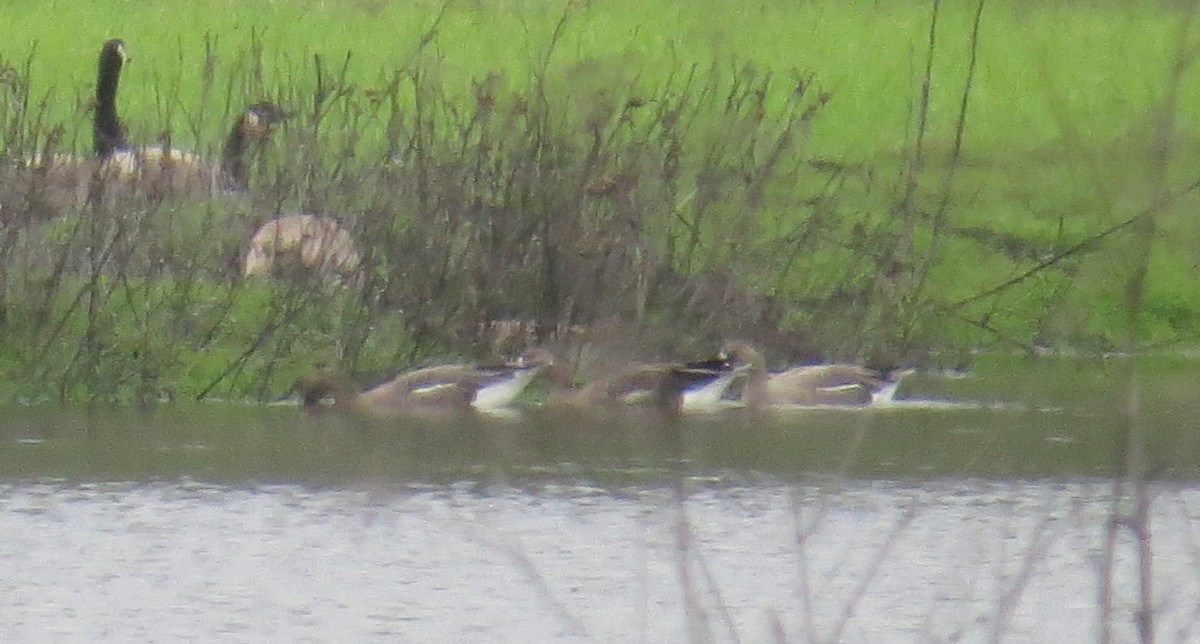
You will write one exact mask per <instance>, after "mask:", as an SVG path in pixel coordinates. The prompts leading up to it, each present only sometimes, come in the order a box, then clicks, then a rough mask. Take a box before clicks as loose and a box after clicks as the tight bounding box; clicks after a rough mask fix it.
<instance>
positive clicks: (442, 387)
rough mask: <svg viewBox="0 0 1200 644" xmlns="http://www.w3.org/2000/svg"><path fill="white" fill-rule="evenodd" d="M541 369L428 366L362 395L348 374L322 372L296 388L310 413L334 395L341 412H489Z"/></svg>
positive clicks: (507, 400) (533, 366) (508, 400)
mask: <svg viewBox="0 0 1200 644" xmlns="http://www.w3.org/2000/svg"><path fill="white" fill-rule="evenodd" d="M540 367H541V365H537V364H506V365H497V366H477V365H466V364H450V365H438V366H433V367H423V368H420V369H414V370H412V371H407V372H404V373H401V374H400V375H398V376H396V377H395V378H393V379H391V380H389V381H387V382H384V383H382V384H380V385H376V386H375V387H372V388H370V389H367V390H366V391H361V392H360V391H358V390H357V389H356V388H355V386H354V384H353V382H351V381H350V379H349V378H347V377H346V376H345V375H343V374H341V373H339V372H336V371H333V370H330V369H318V370H317V371H315V372H313V373H311V374H309V375H308V376H305V377H304V378H301V379H300V380H298V381H297V382H296V384H295V386H294V387H293V388H294V390H296V391H298V392H300V394H301V396H302V403H303V405H304V407H305V409H308V410H317V409H319V408H320V407H321V404H322V401H323V400H324V399H326V398H328V397H332V398H333V400H334V408H335V409H337V410H339V411H347V412H364V413H368V414H374V415H390V414H396V413H404V412H408V411H421V410H458V411H469V410H483V411H488V410H492V409H496V408H499V407H504V406H506V405H508V404H510V403H511V402H512V399H513V398H515V397H516V396H517V395H519V394H520V393H521V391H522V390H523V389H524V388H525V386H526V385H528V383H529V381H530V380H532V379H533V377H534V376H535V375H536V374H537V372H538V370H539V369H540ZM492 392H495V393H492Z"/></svg>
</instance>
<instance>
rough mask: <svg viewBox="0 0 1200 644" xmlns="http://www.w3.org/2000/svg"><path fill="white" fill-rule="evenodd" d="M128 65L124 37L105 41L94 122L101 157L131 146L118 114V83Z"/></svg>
mask: <svg viewBox="0 0 1200 644" xmlns="http://www.w3.org/2000/svg"><path fill="white" fill-rule="evenodd" d="M124 64H125V54H124V44H123V43H122V42H121V41H120V40H110V41H108V42H106V43H104V48H103V49H101V50H100V66H99V72H98V74H97V76H96V112H95V122H94V124H93V145H94V147H95V152H96V156H99V157H101V158H106V157H108V156H110V155H112V153H113V152H114V151H115V150H118V149H121V148H124V147H127V144H126V142H125V133H124V130H123V128H122V126H121V119H120V117H118V116H117V86H118V85H119V84H120V82H121V67H122V65H124Z"/></svg>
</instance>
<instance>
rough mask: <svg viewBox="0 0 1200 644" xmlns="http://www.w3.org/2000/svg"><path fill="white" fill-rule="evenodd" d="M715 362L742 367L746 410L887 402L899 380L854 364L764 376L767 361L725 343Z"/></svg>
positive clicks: (748, 347)
mask: <svg viewBox="0 0 1200 644" xmlns="http://www.w3.org/2000/svg"><path fill="white" fill-rule="evenodd" d="M717 359H720V360H728V361H729V363H730V364H732V365H735V366H744V367H745V368H746V369H747V371H746V384H745V389H744V390H743V392H742V399H743V400H744V401H745V403H746V406H748V407H751V408H762V407H769V406H773V405H805V406H809V405H813V406H815V405H841V406H864V405H870V404H871V403H872V402H884V401H890V400H891V398H892V396H893V395H894V394H895V392H896V388H897V387H898V386H899V380H898V379H892V378H890V377H889V376H888V375H885V374H881V373H879V372H877V371H874V370H872V369H868V368H866V367H862V366H859V365H854V364H821V365H808V366H800V367H792V368H790V369H787V370H784V371H780V372H776V373H768V372H767V363H766V359H765V358H763V355H762V353H761V352H760V351H758V349H756V348H755V347H754V346H752V345H751V344H749V343H747V342H742V341H734V342H728V343H726V344H725V346H724V347H722V349H721V352H720V353H719V354H718V355H717Z"/></svg>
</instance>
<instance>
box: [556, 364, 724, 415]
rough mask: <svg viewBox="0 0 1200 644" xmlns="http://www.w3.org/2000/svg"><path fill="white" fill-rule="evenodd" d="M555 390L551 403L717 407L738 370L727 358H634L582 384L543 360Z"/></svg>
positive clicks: (670, 408)
mask: <svg viewBox="0 0 1200 644" xmlns="http://www.w3.org/2000/svg"><path fill="white" fill-rule="evenodd" d="M545 362H546V363H547V365H548V368H547V373H548V374H550V375H551V380H552V383H551V384H552V385H553V387H552V389H551V391H550V395H549V396H548V397H547V399H546V405H547V406H548V407H581V408H582V407H600V406H615V405H644V406H652V407H657V408H660V409H664V410H668V411H673V412H679V411H697V410H701V409H704V408H708V407H711V406H714V405H715V404H716V401H719V400H720V399H721V398H722V396H723V394H724V392H725V390H727V389H728V388H729V386H730V385H731V384H732V382H733V381H734V379H736V377H737V375H738V371H737V370H736V369H735V368H733V367H732V366H731V365H729V364H728V363H727V362H724V361H720V360H715V359H714V360H706V361H702V362H690V363H679V362H659V363H630V364H628V365H625V366H624V367H622V368H619V369H617V370H615V371H613V372H611V373H609V374H607V375H605V376H603V377H600V378H597V379H595V380H592V381H591V382H589V383H588V384H586V385H584V386H582V387H572V386H571V384H570V380H571V379H570V376H569V375H567V374H565V372H564V371H562V370H561V369H559V366H558V364H557V363H556V362H554V361H553V359H552V358H550V359H547V360H545Z"/></svg>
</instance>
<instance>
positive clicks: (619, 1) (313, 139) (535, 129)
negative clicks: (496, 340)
mask: <svg viewBox="0 0 1200 644" xmlns="http://www.w3.org/2000/svg"><path fill="white" fill-rule="evenodd" d="M1027 5H1028V3H1022V2H1015V1H1013V2H1000V1H997V2H992V3H989V4H988V5H987V6H986V7H985V9H984V11H983V13H982V14H980V15H979V20H978V30H977V31H976V30H975V27H976V7H975V6H970V7H968V6H959V5H955V6H954V7H945V8H943V9H942V10H941V12H940V13H938V14H936V26H935V28H933V29H932V30H931V21H932V20H933V18H934V17H935V14H934V13H933V12H932V11H931V8H930V6H927V5H926V4H925V3H902V2H853V3H834V2H812V3H784V2H776V3H750V4H747V3H734V2H723V1H722V2H716V1H712V2H698V3H681V2H649V3H647V2H639V3H635V2H625V1H624V0H611V1H609V2H599V1H598V2H593V3H576V4H573V5H568V4H564V3H517V2H503V3H488V4H483V3H471V2H461V3H451V4H449V5H441V4H437V3H432V2H415V3H402V4H401V3H381V2H380V3H376V2H339V3H319V2H290V3H272V4H254V5H245V4H244V3H234V2H217V1H209V2H197V3H190V4H189V5H188V6H187V8H176V7H175V5H174V4H171V3H142V4H139V5H128V4H126V3H118V2H111V3H110V2H99V3H93V4H91V5H88V6H87V7H82V6H76V5H74V4H68V3H54V2H51V3H44V4H43V5H40V8H38V9H32V10H31V9H26V8H21V9H20V10H19V11H18V8H17V6H16V5H15V4H13V3H9V6H8V7H7V8H8V10H9V13H10V14H12V15H13V16H14V18H13V20H12V22H11V26H10V27H9V29H10V30H11V31H9V32H8V33H4V34H3V35H4V36H5V37H6V41H7V42H9V43H10V44H11V46H10V47H9V48H8V49H6V51H5V52H4V57H5V62H6V63H7V65H8V67H7V68H6V71H5V76H4V79H5V82H4V83H3V84H2V86H3V89H4V92H5V103H4V106H5V107H4V113H3V114H0V117H2V118H3V121H4V131H5V152H6V155H7V156H8V158H9V160H10V162H14V163H15V161H16V160H19V159H22V158H27V157H28V156H30V155H32V154H34V153H36V152H37V151H39V150H41V149H43V148H44V147H45V145H46V141H47V140H48V139H50V138H52V137H51V134H52V132H53V128H54V127H55V126H59V125H61V126H62V127H63V135H62V137H61V143H60V144H59V148H60V149H61V148H67V149H73V150H78V151H81V152H86V151H87V150H88V147H89V145H90V140H91V133H90V113H89V111H88V106H89V100H90V97H91V94H92V91H93V84H94V82H95V58H96V53H97V51H98V49H99V45H100V43H101V42H102V41H103V40H104V39H106V38H109V37H113V36H119V37H122V38H124V39H125V40H126V41H127V44H128V45H129V49H130V53H131V54H132V56H133V62H132V63H130V65H128V66H127V69H126V72H125V76H124V77H123V80H122V87H121V94H120V104H121V113H122V117H123V119H124V121H125V122H126V123H127V124H128V125H129V129H130V137H131V139H132V140H134V141H139V142H144V143H146V144H152V143H154V142H156V141H159V140H161V139H162V137H163V134H164V133H166V134H169V138H170V141H171V143H172V144H173V145H182V146H186V147H190V148H192V149H194V150H197V151H200V152H201V153H203V154H205V155H210V156H215V155H216V154H217V153H218V149H219V145H220V141H221V140H222V137H223V135H224V133H225V131H226V130H227V129H228V127H229V123H230V122H231V121H232V118H233V116H234V115H235V114H236V113H237V112H239V111H240V110H241V109H242V108H243V107H244V106H245V105H246V104H248V103H251V102H254V101H257V100H263V99H270V100H274V101H276V102H278V103H280V104H283V105H286V106H287V107H289V109H291V110H292V111H293V112H294V116H293V118H292V119H291V120H290V121H289V122H288V123H287V124H286V126H285V127H284V128H283V129H282V130H281V131H279V132H277V133H276V136H275V141H274V144H273V145H272V146H271V147H270V148H269V149H268V150H267V151H266V154H265V155H263V157H262V158H261V159H257V160H256V163H255V173H254V182H253V184H252V185H253V189H252V190H251V192H250V194H247V195H220V196H218V197H217V198H215V199H212V200H200V201H197V200H195V199H183V198H176V196H171V195H168V196H167V198H165V199H164V198H163V196H162V195H132V196H129V197H128V200H126V201H119V202H116V203H105V204H94V205H93V206H90V207H88V208H85V209H82V210H77V211H71V212H65V213H55V216H54V217H45V216H38V215H37V214H36V213H32V212H27V213H23V211H22V208H23V206H22V204H26V205H27V203H28V202H27V201H22V200H21V199H22V197H21V195H22V194H23V193H22V192H21V190H20V189H16V190H14V189H13V187H12V186H17V187H18V188H20V187H22V186H25V187H26V188H27V187H28V185H27V183H28V181H29V179H28V177H24V176H23V175H21V173H20V172H19V171H17V170H14V169H13V168H12V167H11V166H12V163H10V167H9V168H8V169H7V170H6V172H8V173H9V175H8V176H7V178H8V181H7V183H6V185H7V186H9V187H8V188H7V189H6V194H5V198H6V200H5V202H4V205H5V208H4V212H5V217H6V219H5V228H4V231H3V232H4V239H3V244H2V246H0V252H3V253H4V259H5V260H6V264H5V265H6V268H5V274H4V276H3V278H4V283H3V288H4V291H3V297H4V301H3V304H4V318H3V320H2V321H3V323H4V326H5V328H4V331H5V337H6V343H5V347H4V349H3V352H2V355H0V369H2V370H4V371H5V372H7V373H8V374H12V375H13V376H16V375H17V374H21V375H20V377H10V378H8V379H7V380H8V382H9V383H11V384H9V385H7V387H8V391H7V394H8V396H9V397H10V398H11V397H17V398H22V399H29V398H42V397H51V398H63V399H80V398H102V399H117V400H129V399H153V398H158V397H163V396H166V397H179V396H183V397H207V396H213V395H222V396H233V397H246V396H249V397H258V398H267V397H271V396H273V395H278V394H279V393H282V390H284V389H286V384H287V383H288V382H289V381H290V380H291V379H293V378H294V377H295V375H296V374H297V373H299V372H301V371H303V370H305V369H307V368H309V367H310V366H311V365H312V364H313V363H314V362H316V361H336V362H339V363H341V364H344V365H347V366H348V367H349V368H350V369H351V370H352V371H354V372H355V373H356V374H357V375H359V376H360V377H361V378H362V379H364V380H369V379H371V378H373V377H378V376H380V375H384V374H386V373H387V372H389V371H390V370H393V369H395V368H397V367H399V366H403V365H404V364H407V363H409V362H412V361H419V360H422V359H425V358H431V357H435V356H444V355H448V354H459V355H483V354H486V353H488V352H489V351H492V350H494V349H495V347H493V346H491V345H490V344H489V342H490V340H491V338H492V334H491V333H490V332H489V329H490V328H491V325H492V323H493V322H494V321H496V320H503V319H511V318H516V319H528V320H534V321H536V322H537V324H538V326H539V327H540V329H541V331H542V332H543V333H545V334H553V330H554V329H562V328H567V327H570V326H573V325H574V326H587V327H590V328H593V329H599V328H613V327H615V328H620V329H623V330H624V329H636V330H637V333H636V335H639V336H644V337H645V338H647V340H646V342H645V345H644V346H642V347H639V348H638V350H640V351H653V352H662V353H685V352H691V351H703V350H706V349H710V348H711V347H712V346H714V345H715V343H716V342H718V341H719V340H720V339H721V338H724V337H729V336H734V335H736V336H745V337H752V338H755V339H756V340H758V341H760V342H762V343H764V344H766V345H767V347H768V348H769V349H771V350H772V351H773V352H774V354H775V355H776V356H778V359H780V360H799V359H817V358H825V359H831V358H843V359H861V360H866V361H868V362H871V363H874V364H879V365H894V364H899V363H905V362H914V361H917V362H919V361H923V360H952V361H953V360H958V359H959V358H957V357H956V356H959V355H965V354H966V352H967V351H968V350H971V349H975V348H979V347H990V348H996V347H1002V348H1023V349H1031V348H1032V347H1034V346H1035V345H1052V346H1059V347H1070V348H1083V349H1089V350H1093V349H1094V350H1107V349H1112V348H1115V347H1117V346H1120V344H1119V338H1121V337H1122V334H1123V333H1124V331H1125V329H1126V327H1127V319H1126V318H1127V316H1126V313H1125V311H1126V309H1127V299H1126V292H1125V291H1126V284H1127V280H1128V276H1129V275H1130V274H1131V272H1135V271H1136V270H1137V268H1138V265H1137V260H1138V257H1137V255H1138V254H1139V253H1141V252H1142V251H1141V250H1140V249H1141V248H1144V247H1143V246H1140V245H1137V244H1135V240H1134V239H1132V237H1130V236H1129V232H1130V230H1131V228H1134V227H1136V226H1137V222H1140V221H1146V220H1149V219H1153V221H1154V223H1155V229H1154V243H1153V245H1152V246H1151V249H1152V257H1151V261H1150V267H1151V271H1150V274H1149V279H1148V282H1147V283H1146V290H1145V295H1144V299H1143V302H1144V305H1143V306H1142V307H1141V308H1142V310H1141V312H1140V313H1139V316H1138V318H1137V320H1138V321H1137V324H1138V325H1139V328H1140V333H1139V335H1140V337H1142V338H1143V339H1144V340H1146V341H1147V342H1148V343H1150V344H1152V345H1153V346H1176V345H1180V344H1187V345H1191V344H1195V341H1196V331H1197V328H1200V327H1198V326H1197V321H1198V320H1200V285H1198V281H1197V279H1196V277H1197V270H1200V269H1197V268H1196V266H1197V265H1200V258H1198V256H1197V251H1195V250H1193V249H1195V248H1200V243H1198V242H1200V232H1197V227H1196V226H1195V225H1194V223H1193V222H1192V219H1193V217H1192V215H1191V213H1193V212H1195V208H1196V206H1197V203H1196V197H1195V195H1194V194H1193V191H1192V190H1191V184H1192V183H1195V181H1196V177H1197V175H1198V174H1200V164H1197V163H1196V162H1195V161H1194V156H1195V155H1194V150H1195V149H1196V147H1197V139H1198V136H1197V135H1198V134H1200V132H1198V131H1197V127H1198V124H1200V120H1198V119H1197V118H1196V116H1197V115H1196V114H1195V113H1194V112H1195V110H1196V109H1197V108H1196V106H1197V105H1200V101H1197V100H1195V99H1197V98H1200V96H1197V94H1200V78H1198V77H1197V74H1196V73H1195V70H1194V69H1193V67H1194V65H1193V63H1194V60H1192V59H1191V58H1189V56H1190V55H1191V54H1190V51H1191V50H1192V49H1194V44H1195V41H1196V38H1197V36H1195V35H1193V34H1192V33H1191V32H1190V31H1188V30H1185V29H1184V28H1183V27H1185V26H1187V25H1189V22H1188V19H1189V14H1187V13H1186V11H1184V10H1183V9H1180V8H1177V7H1171V6H1165V5H1163V6H1160V5H1148V6H1141V7H1138V8H1129V7H1127V6H1125V5H1124V4H1122V3H1110V2H1086V3H1085V2H1058V3H1043V4H1038V5H1036V6H1027ZM2 29H3V28H0V30H2ZM973 34H974V35H973ZM1181 52H1183V54H1182V55H1181ZM923 86H928V88H929V91H928V93H923V92H922V89H921V88H922V87H923ZM22 181H25V182H26V183H22ZM9 204H14V205H13V206H10V205H9ZM297 211H309V212H319V213H324V214H330V215H334V216H337V217H338V219H339V220H340V221H341V222H342V223H343V224H344V225H346V226H347V227H348V228H349V229H350V230H351V231H352V233H353V234H354V235H355V237H356V238H357V239H358V240H359V245H360V247H361V248H360V250H361V251H362V254H363V257H364V265H365V266H364V273H363V275H362V276H361V277H360V278H359V279H357V280H355V281H353V282H352V283H349V284H347V283H341V284H332V283H329V282H328V281H326V280H320V279H314V280H310V281H304V282H299V283H291V284H284V283H275V282H267V281H254V280H243V279H241V278H240V276H239V275H238V259H239V257H240V253H241V250H242V247H243V244H244V240H245V239H246V238H248V237H249V234H250V232H251V231H252V230H253V229H254V227H255V226H256V225H258V224H261V223H262V222H264V221H266V220H267V219H269V218H270V217H272V216H274V215H276V214H280V213H287V212H297ZM621 334H622V335H627V333H626V332H625V331H622V332H621Z"/></svg>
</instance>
